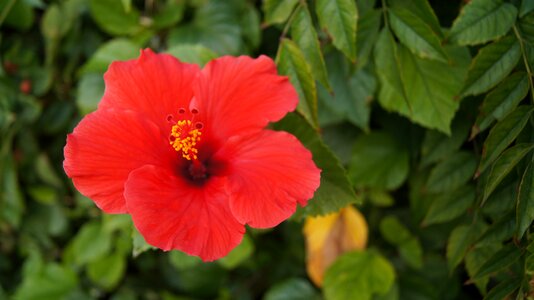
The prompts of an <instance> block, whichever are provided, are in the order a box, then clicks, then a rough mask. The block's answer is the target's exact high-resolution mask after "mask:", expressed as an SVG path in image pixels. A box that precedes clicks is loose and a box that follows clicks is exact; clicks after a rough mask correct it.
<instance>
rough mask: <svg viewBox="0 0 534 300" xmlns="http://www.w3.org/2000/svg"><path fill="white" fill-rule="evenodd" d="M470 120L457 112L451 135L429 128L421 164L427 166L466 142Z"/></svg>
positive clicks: (424, 140)
mask: <svg viewBox="0 0 534 300" xmlns="http://www.w3.org/2000/svg"><path fill="white" fill-rule="evenodd" d="M468 133H469V122H468V121H467V120H466V118H465V116H464V115H463V114H457V115H456V116H455V117H454V120H453V121H452V124H451V135H450V136H446V135H445V134H443V133H441V132H439V131H437V130H427V131H426V134H425V137H424V139H423V145H422V146H421V155H422V156H423V157H422V158H421V165H422V166H423V167H426V166H428V165H430V164H432V163H435V162H438V161H439V160H441V159H444V158H446V157H448V156H450V155H452V154H453V153H454V152H455V151H456V150H458V149H459V148H460V146H461V145H462V144H463V143H464V142H465V139H466V138H467V134H468Z"/></svg>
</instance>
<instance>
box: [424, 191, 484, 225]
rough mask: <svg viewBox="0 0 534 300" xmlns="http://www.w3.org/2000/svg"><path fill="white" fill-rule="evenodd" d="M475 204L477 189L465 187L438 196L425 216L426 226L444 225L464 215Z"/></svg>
mask: <svg viewBox="0 0 534 300" xmlns="http://www.w3.org/2000/svg"><path fill="white" fill-rule="evenodd" d="M474 202H475V189H474V188H473V187H472V186H464V187H461V188H459V189H457V190H455V191H452V192H450V193H441V194H438V195H437V196H436V197H435V198H434V200H433V201H432V204H431V205H430V208H429V210H428V213H427V214H426V216H425V219H424V221H423V225H424V226H428V225H431V224H438V223H444V222H447V221H450V220H453V219H455V218H457V217H459V216H461V215H463V214H465V211H466V210H467V209H468V208H469V207H470V206H471V205H473V203H474Z"/></svg>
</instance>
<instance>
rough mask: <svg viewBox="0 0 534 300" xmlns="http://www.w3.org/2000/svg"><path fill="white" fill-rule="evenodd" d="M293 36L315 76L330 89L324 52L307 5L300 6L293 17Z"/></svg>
mask: <svg viewBox="0 0 534 300" xmlns="http://www.w3.org/2000/svg"><path fill="white" fill-rule="evenodd" d="M291 37H292V38H293V41H294V42H295V43H296V44H297V45H298V46H299V48H300V50H301V51H302V54H304V57H305V58H306V61H307V62H308V63H309V64H310V67H311V71H312V73H313V76H314V77H315V78H316V79H317V81H319V82H320V83H321V84H323V86H324V87H326V88H328V89H330V83H329V82H328V75H327V72H326V66H325V63H324V58H323V53H322V52H321V47H320V45H319V40H318V37H317V32H316V31H315V27H314V26H313V22H312V19H311V16H310V12H309V11H308V7H307V6H306V5H302V6H300V7H299V8H298V11H297V12H296V14H295V17H294V18H293V22H292V23H291Z"/></svg>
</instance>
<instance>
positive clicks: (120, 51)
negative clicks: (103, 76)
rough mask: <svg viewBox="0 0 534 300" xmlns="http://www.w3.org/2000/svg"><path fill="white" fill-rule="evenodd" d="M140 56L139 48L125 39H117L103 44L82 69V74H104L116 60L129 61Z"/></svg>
mask: <svg viewBox="0 0 534 300" xmlns="http://www.w3.org/2000/svg"><path fill="white" fill-rule="evenodd" d="M138 56H139V46H137V45H136V44H134V43H132V42H131V41H130V40H128V39H125V38H117V39H112V40H110V41H108V42H107V43H105V44H102V46H100V47H99V48H98V49H97V50H96V52H95V53H94V54H93V55H92V56H91V58H89V61H87V62H86V63H85V64H84V65H83V66H82V67H81V69H80V72H81V73H82V74H87V73H104V72H105V71H106V70H107V69H108V67H109V65H110V64H111V63H112V62H113V61H116V60H128V59H133V58H137V57H138Z"/></svg>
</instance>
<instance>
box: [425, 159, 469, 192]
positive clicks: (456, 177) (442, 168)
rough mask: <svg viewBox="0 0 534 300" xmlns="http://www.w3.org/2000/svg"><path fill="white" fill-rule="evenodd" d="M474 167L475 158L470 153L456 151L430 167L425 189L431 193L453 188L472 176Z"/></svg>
mask: <svg viewBox="0 0 534 300" xmlns="http://www.w3.org/2000/svg"><path fill="white" fill-rule="evenodd" d="M476 168H477V160H476V159H475V156H474V155H473V154H472V153H470V152H457V153H456V154H453V155H451V156H450V157H449V158H447V159H445V160H443V161H442V162H440V163H439V164H437V165H436V166H435V167H434V168H433V169H432V172H430V177H429V178H428V182H427V190H428V191H429V192H431V193H439V192H446V191H452V190H455V189H456V188H458V187H460V186H461V185H463V184H464V183H466V182H467V181H468V180H469V179H470V178H471V177H473V174H474V173H475V170H476Z"/></svg>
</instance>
